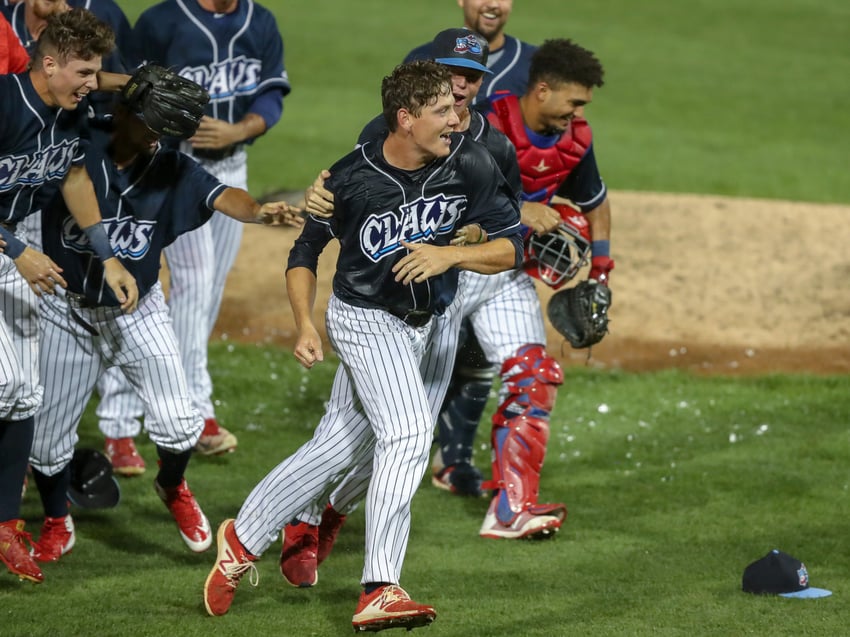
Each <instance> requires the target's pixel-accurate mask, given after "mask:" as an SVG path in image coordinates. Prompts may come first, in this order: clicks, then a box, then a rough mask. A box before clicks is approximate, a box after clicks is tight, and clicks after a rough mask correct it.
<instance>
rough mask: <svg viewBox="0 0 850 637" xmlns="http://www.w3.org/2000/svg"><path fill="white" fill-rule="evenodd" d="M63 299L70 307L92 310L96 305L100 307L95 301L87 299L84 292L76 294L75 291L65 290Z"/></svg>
mask: <svg viewBox="0 0 850 637" xmlns="http://www.w3.org/2000/svg"><path fill="white" fill-rule="evenodd" d="M65 299H66V300H67V301H68V305H70V306H71V307H76V308H79V309H83V310H93V309H94V308H96V307H100V306H99V305H98V304H97V303H93V302H92V301H89V300H88V299H87V298H86V297H85V295H84V294H77V293H76V292H65Z"/></svg>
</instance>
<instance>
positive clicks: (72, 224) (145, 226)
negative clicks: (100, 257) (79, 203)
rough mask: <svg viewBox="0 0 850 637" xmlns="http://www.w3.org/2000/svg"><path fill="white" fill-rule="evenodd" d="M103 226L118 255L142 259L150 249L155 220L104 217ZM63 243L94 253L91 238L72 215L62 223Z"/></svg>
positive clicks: (69, 246)
mask: <svg viewBox="0 0 850 637" xmlns="http://www.w3.org/2000/svg"><path fill="white" fill-rule="evenodd" d="M103 226H104V228H105V229H106V234H107V236H108V237H109V243H110V244H112V252H113V253H114V254H115V256H116V257H119V258H123V259H130V260H131V261H140V260H142V259H143V258H144V257H145V255H146V254H147V253H148V252H149V251H150V247H151V236H152V235H153V231H154V229H155V228H156V222H155V221H139V220H138V219H136V218H134V217H124V218H123V219H104V220H103ZM62 245H63V246H64V247H66V248H68V249H69V250H72V251H73V252H77V253H79V254H93V250H92V249H91V244H90V243H89V238H88V237H87V236H86V233H85V232H83V231H82V229H81V228H80V226H78V225H77V222H76V221H74V219H73V218H72V217H68V218H66V219H65V221H64V223H63V224H62Z"/></svg>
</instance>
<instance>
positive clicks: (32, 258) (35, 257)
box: [4, 244, 68, 296]
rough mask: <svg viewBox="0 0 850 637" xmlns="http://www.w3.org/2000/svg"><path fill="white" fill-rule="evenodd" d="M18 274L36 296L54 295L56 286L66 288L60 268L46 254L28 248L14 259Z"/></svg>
mask: <svg viewBox="0 0 850 637" xmlns="http://www.w3.org/2000/svg"><path fill="white" fill-rule="evenodd" d="M4 245H5V244H4ZM15 265H16V266H17V268H18V272H20V273H21V276H22V277H24V280H25V281H26V282H27V283H28V284H29V286H30V287H31V288H32V291H33V292H35V293H36V294H37V295H38V296H41V295H42V294H55V293H56V292H55V288H56V286H57V285H58V286H60V287H63V288H66V287H68V284H67V283H66V282H65V279H64V278H62V274H61V272H62V268H60V267H59V266H58V265H56V263H54V261H53V259H51V258H50V257H48V256H47V255H46V254H42V253H41V252H39V251H38V250H33V249H32V248H30V247H26V248H24V251H23V252H21V255H20V256H19V257H18V258H17V259H15Z"/></svg>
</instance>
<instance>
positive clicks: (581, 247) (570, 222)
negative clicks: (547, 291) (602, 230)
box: [524, 204, 590, 290]
mask: <svg viewBox="0 0 850 637" xmlns="http://www.w3.org/2000/svg"><path fill="white" fill-rule="evenodd" d="M552 208H554V209H555V210H557V211H558V212H559V213H560V214H561V219H562V221H561V225H560V226H558V229H557V230H556V231H554V232H548V233H546V234H544V235H537V234H532V235H531V236H530V237H529V239H528V243H527V245H526V255H525V266H524V267H525V271H526V272H527V273H528V274H530V275H531V276H533V277H534V278H536V279H540V280H541V281H543V283H545V284H546V285H548V286H549V287H551V288H552V289H554V290H557V289H558V288H559V287H561V286H562V285H564V283H566V282H567V281H569V280H570V279H572V278H573V277H574V276H575V275H576V274H577V273H578V271H579V270H580V269H581V268H582V266H584V265H586V264H587V263H588V261H589V259H590V226H589V224H588V223H587V219H585V218H584V215H583V214H582V213H580V212H576V211H575V210H573V209H572V208H570V207H569V206H567V205H565V204H554V205H552Z"/></svg>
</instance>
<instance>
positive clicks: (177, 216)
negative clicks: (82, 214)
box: [42, 147, 226, 306]
mask: <svg viewBox="0 0 850 637" xmlns="http://www.w3.org/2000/svg"><path fill="white" fill-rule="evenodd" d="M86 165H87V168H88V171H89V174H90V175H91V177H92V182H93V183H94V190H95V194H96V195H97V201H98V204H99V206H100V213H101V216H102V217H103V225H104V227H105V228H106V232H107V234H108V235H109V240H110V243H111V244H112V248H113V251H114V252H115V256H116V257H118V259H119V260H120V261H121V263H122V264H123V265H124V267H125V268H126V269H127V271H128V272H129V273H130V274H132V275H133V276H134V277H135V279H136V284H137V286H138V288H139V296H140V297H141V296H144V295H145V294H146V293H147V292H148V291H149V290H150V289H151V286H153V285H154V284H155V283H156V282H157V279H158V277H159V264H160V256H161V254H162V250H163V248H165V247H166V246H167V245H168V244H170V243H171V242H172V241H174V239H176V238H177V237H178V236H179V235H181V234H183V233H185V232H188V231H190V230H194V229H195V228H197V227H198V226H200V225H202V224H203V223H205V222H206V221H207V220H208V219H209V218H210V217H211V216H212V213H213V210H214V208H213V202H214V201H215V200H216V199H217V198H218V196H219V195H220V194H221V193H222V192H223V191H224V190H225V188H226V186H224V185H223V184H222V183H221V182H219V181H218V179H216V178H215V177H213V176H212V175H211V174H209V173H208V172H207V171H206V170H204V169H203V168H202V167H201V166H200V164H198V163H196V162H195V161H194V160H193V159H191V158H190V157H188V156H186V155H183V154H182V153H180V152H178V151H176V150H168V149H165V148H162V147H159V148H158V149H157V151H156V152H155V153H153V154H152V155H151V156H141V155H140V156H139V157H138V158H137V159H136V161H135V162H133V164H131V165H130V166H129V167H127V168H126V169H124V170H120V169H119V168H118V167H117V166H116V165H115V162H113V161H112V158H111V157H109V156H108V154H107V153H106V152H105V151H104V150H102V149H99V148H92V149H91V150H90V152H89V154H88V157H87V158H86ZM42 226H43V228H42V241H43V245H44V253H45V254H46V255H48V256H49V257H50V258H51V259H53V260H54V261H55V262H56V263H57V264H58V265H59V266H60V267H61V268H62V269H63V272H62V275H63V276H64V277H65V280H66V281H67V282H68V290H70V291H71V292H76V293H77V294H84V295H85V296H86V298H87V299H88V300H89V301H90V302H92V303H95V304H98V305H111V306H116V305H119V303H118V301H117V299H116V298H115V296H114V295H113V293H112V290H111V289H110V288H109V286H108V285H106V283H105V281H104V279H103V264H102V263H101V261H100V259H98V258H97V256H95V255H94V253H93V252H92V250H91V248H90V246H89V242H88V239H87V238H86V235H85V233H84V232H83V231H82V230H81V229H80V227H79V226H78V225H77V223H76V222H75V221H74V219H73V217H71V214H70V212H69V211H68V208H67V207H66V206H65V202H64V200H63V199H62V198H61V197H56V198H55V199H54V200H53V201H52V202H51V203H50V204H49V205H47V206H46V207H45V210H44V216H43V224H42Z"/></svg>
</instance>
